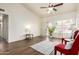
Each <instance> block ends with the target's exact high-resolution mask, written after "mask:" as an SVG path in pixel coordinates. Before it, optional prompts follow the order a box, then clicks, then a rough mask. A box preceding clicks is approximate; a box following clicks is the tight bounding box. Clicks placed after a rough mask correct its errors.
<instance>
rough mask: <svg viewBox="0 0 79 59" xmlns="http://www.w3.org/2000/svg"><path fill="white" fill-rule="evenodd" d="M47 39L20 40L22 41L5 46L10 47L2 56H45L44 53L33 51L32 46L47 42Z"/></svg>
mask: <svg viewBox="0 0 79 59" xmlns="http://www.w3.org/2000/svg"><path fill="white" fill-rule="evenodd" d="M45 39H46V38H45V37H35V38H33V39H31V40H27V39H24V40H20V41H16V42H12V43H9V44H5V45H8V46H7V47H6V48H7V49H6V48H3V49H5V51H4V52H0V54H1V55H43V54H42V53H40V52H38V51H36V50H34V49H32V48H31V47H29V46H31V45H33V44H36V43H38V42H41V41H43V40H45Z"/></svg>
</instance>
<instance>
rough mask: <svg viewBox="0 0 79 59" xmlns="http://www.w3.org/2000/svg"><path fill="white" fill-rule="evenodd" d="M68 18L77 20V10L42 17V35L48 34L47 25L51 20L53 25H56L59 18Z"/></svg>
mask: <svg viewBox="0 0 79 59" xmlns="http://www.w3.org/2000/svg"><path fill="white" fill-rule="evenodd" d="M66 19H68V20H69V19H73V21H74V22H75V20H76V11H71V12H64V13H62V14H56V15H52V16H50V17H45V18H42V20H43V21H42V31H41V35H42V36H46V27H47V25H46V24H47V23H48V22H50V23H52V24H53V25H56V24H55V23H56V21H57V20H66Z"/></svg>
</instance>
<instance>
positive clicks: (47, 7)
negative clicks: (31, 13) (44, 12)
mask: <svg viewBox="0 0 79 59" xmlns="http://www.w3.org/2000/svg"><path fill="white" fill-rule="evenodd" d="M40 8H48V7H40Z"/></svg>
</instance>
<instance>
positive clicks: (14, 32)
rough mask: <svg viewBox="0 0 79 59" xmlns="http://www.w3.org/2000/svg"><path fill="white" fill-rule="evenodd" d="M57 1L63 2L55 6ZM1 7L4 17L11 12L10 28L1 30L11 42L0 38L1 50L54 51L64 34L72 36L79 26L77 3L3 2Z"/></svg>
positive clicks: (19, 51) (41, 53)
mask: <svg viewBox="0 0 79 59" xmlns="http://www.w3.org/2000/svg"><path fill="white" fill-rule="evenodd" d="M57 4H60V5H59V6H57V7H53V5H54V6H56V5H57ZM49 6H50V7H49ZM43 7H44V8H43ZM0 8H1V9H0V10H1V11H0V14H1V15H0V16H1V17H3V18H4V16H3V15H4V14H5V15H8V16H7V17H8V18H7V19H8V20H7V24H6V25H7V26H6V27H7V28H6V27H5V29H6V30H4V29H3V30H4V31H3V32H4V33H3V32H1V33H3V34H0V35H4V34H5V32H6V33H7V34H6V35H5V39H6V41H7V42H8V43H7V44H6V43H4V41H5V40H2V42H0V47H1V48H0V50H1V53H0V54H7V55H8V54H9V55H54V52H55V51H54V48H55V46H56V45H57V44H60V43H61V42H62V38H66V39H73V36H74V32H75V31H76V30H78V26H79V20H78V18H79V4H77V3H0ZM50 8H52V10H50ZM1 17H0V18H1ZM1 19H2V18H1ZM4 22H5V21H4ZM51 27H53V31H52V30H51V29H50V28H51ZM51 31H52V32H51ZM51 33H52V34H51ZM76 35H77V34H76ZM26 36H27V37H26ZM29 38H30V39H29ZM75 39H76V38H75ZM6 45H7V46H6ZM5 50H6V51H5ZM57 55H60V52H58V53H57ZM72 55H73V53H72Z"/></svg>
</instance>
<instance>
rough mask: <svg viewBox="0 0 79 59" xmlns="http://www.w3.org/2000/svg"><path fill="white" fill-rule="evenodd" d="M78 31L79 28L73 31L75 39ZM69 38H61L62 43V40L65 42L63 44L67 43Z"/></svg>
mask: <svg viewBox="0 0 79 59" xmlns="http://www.w3.org/2000/svg"><path fill="white" fill-rule="evenodd" d="M78 32H79V30H76V31H75V32H74V35H73V39H75V38H76V35H77V33H78ZM69 41H70V40H68V39H67V40H66V39H65V38H62V43H63V42H65V44H66V43H67V42H69Z"/></svg>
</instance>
